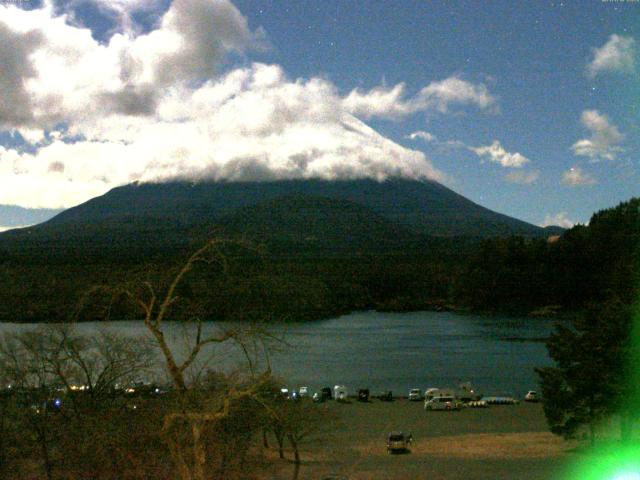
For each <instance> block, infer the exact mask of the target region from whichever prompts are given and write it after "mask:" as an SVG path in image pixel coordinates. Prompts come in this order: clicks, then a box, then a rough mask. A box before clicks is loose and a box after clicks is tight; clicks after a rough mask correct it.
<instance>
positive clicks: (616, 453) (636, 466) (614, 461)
mask: <svg viewBox="0 0 640 480" xmlns="http://www.w3.org/2000/svg"><path fill="white" fill-rule="evenodd" d="M564 479H565V480H578V479H579V480H640V446H638V445H634V446H623V445H616V446H609V447H608V448H601V449H599V450H596V451H594V452H593V453H590V454H589V455H588V456H586V457H583V458H581V460H580V461H579V462H577V463H576V465H573V466H572V467H571V468H570V469H569V472H568V474H567V475H566V476H565V477H564Z"/></svg>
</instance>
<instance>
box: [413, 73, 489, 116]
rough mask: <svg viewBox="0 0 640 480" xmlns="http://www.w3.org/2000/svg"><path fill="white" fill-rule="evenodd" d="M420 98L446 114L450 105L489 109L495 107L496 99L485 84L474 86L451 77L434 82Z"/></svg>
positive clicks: (425, 89) (424, 90)
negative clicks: (468, 105) (466, 105)
mask: <svg viewBox="0 0 640 480" xmlns="http://www.w3.org/2000/svg"><path fill="white" fill-rule="evenodd" d="M418 98H419V99H421V101H422V102H424V104H425V105H428V106H429V107H435V108H436V109H438V110H439V111H440V112H443V113H444V112H446V111H447V110H448V109H449V105H450V104H462V105H465V104H471V105H475V106H477V107H478V108H482V109H487V108H491V107H493V106H495V103H496V99H495V97H494V96H493V95H491V94H490V93H489V90H488V89H487V87H486V86H485V85H484V84H480V85H474V84H473V83H470V82H467V81H465V80H462V79H460V78H458V77H449V78H446V79H445V80H441V81H439V82H432V83H430V84H429V85H427V86H426V87H424V88H423V89H422V90H420V93H419V94H418Z"/></svg>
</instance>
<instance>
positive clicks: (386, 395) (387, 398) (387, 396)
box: [378, 390, 393, 402]
mask: <svg viewBox="0 0 640 480" xmlns="http://www.w3.org/2000/svg"><path fill="white" fill-rule="evenodd" d="M378 398H379V399H380V400H381V401H382V402H392V401H393V392H392V391H391V390H385V391H384V392H382V393H380V395H378Z"/></svg>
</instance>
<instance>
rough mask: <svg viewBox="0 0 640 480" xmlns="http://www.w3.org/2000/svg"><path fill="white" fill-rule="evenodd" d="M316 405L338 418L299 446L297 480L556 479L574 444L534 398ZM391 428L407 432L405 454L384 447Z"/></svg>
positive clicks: (352, 402)
mask: <svg viewBox="0 0 640 480" xmlns="http://www.w3.org/2000/svg"><path fill="white" fill-rule="evenodd" d="M319 407H320V408H327V409H329V410H330V411H331V412H332V413H334V414H335V417H336V422H335V425H334V426H333V427H331V428H329V429H328V430H327V431H325V432H324V433H323V434H322V435H321V436H319V437H318V438H314V439H310V440H308V441H307V444H306V445H305V446H304V453H303V457H302V459H303V466H302V468H301V472H300V478H302V479H315V478H322V476H323V475H328V474H331V473H333V474H341V475H344V476H346V477H347V478H349V479H372V480H373V479H405V478H406V479H419V478H425V479H426V478H429V479H467V480H472V479H483V480H484V479H487V478H491V479H515V478H523V479H524V478H526V479H541V480H542V479H544V480H548V479H553V478H558V476H559V475H560V472H561V471H562V468H563V466H564V465H565V464H566V462H567V460H568V458H569V455H570V454H569V453H568V452H567V450H569V449H570V448H571V447H572V446H573V445H572V444H571V443H567V442H565V441H563V440H562V439H560V438H558V437H556V436H554V435H552V434H551V433H549V432H548V429H547V425H546V421H545V418H544V413H543V411H542V406H541V405H540V404H529V403H522V404H519V405H501V406H490V407H488V408H483V409H471V408H468V409H463V410H461V411H453V412H449V411H439V412H425V411H424V409H423V404H422V402H410V401H408V400H406V399H398V400H395V401H393V402H381V401H379V400H375V399H374V400H372V401H371V402H368V403H362V402H358V401H356V400H355V399H352V400H351V401H350V402H349V403H337V402H335V401H330V402H327V403H326V404H322V405H319ZM393 430H401V431H403V432H406V433H411V434H412V436H413V444H412V446H411V449H410V451H409V452H407V453H406V454H388V453H387V450H386V436H387V434H388V433H389V432H390V431H393ZM287 473H288V472H286V469H284V470H283V471H282V474H283V476H282V478H287V476H286V475H287ZM289 475H290V473H289Z"/></svg>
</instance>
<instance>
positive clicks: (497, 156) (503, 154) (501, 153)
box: [469, 140, 530, 168]
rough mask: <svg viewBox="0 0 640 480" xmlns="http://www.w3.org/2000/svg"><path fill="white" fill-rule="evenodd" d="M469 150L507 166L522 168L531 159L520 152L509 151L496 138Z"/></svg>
mask: <svg viewBox="0 0 640 480" xmlns="http://www.w3.org/2000/svg"><path fill="white" fill-rule="evenodd" d="M469 150H471V151H472V152H474V153H475V154H476V155H478V156H479V157H481V158H483V159H485V160H488V161H490V162H493V163H497V164H499V165H502V166H503V167H505V168H520V167H522V166H523V165H524V164H525V163H528V162H529V161H530V160H529V159H528V158H527V157H525V156H524V155H522V154H520V153H518V152H515V153H511V152H507V151H506V150H505V149H504V147H503V146H502V145H501V144H500V142H499V141H498V140H494V141H493V143H492V144H491V145H485V146H481V147H469Z"/></svg>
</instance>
